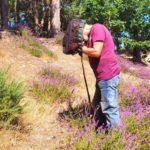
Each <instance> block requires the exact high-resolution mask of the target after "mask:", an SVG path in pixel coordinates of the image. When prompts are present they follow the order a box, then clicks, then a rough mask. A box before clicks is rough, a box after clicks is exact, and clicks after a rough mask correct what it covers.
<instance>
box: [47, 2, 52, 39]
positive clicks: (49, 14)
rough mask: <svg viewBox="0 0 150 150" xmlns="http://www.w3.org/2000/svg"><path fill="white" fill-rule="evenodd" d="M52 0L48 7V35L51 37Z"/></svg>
mask: <svg viewBox="0 0 150 150" xmlns="http://www.w3.org/2000/svg"><path fill="white" fill-rule="evenodd" d="M51 2H52V0H49V5H48V6H49V7H48V27H47V31H48V37H50V30H51Z"/></svg>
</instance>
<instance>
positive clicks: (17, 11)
mask: <svg viewBox="0 0 150 150" xmlns="http://www.w3.org/2000/svg"><path fill="white" fill-rule="evenodd" d="M14 11H15V22H16V23H17V24H18V23H19V0H15V5H14Z"/></svg>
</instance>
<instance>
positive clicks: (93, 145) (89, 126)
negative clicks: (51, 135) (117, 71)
mask: <svg viewBox="0 0 150 150" xmlns="http://www.w3.org/2000/svg"><path fill="white" fill-rule="evenodd" d="M119 59H120V61H121V62H120V64H121V66H122V70H123V72H124V73H126V74H127V75H132V77H131V78H127V77H126V76H124V74H122V77H121V81H120V85H119V106H120V108H119V109H120V116H121V122H120V125H119V128H118V129H116V130H112V131H110V132H109V134H105V132H104V130H103V129H102V128H99V130H97V132H98V134H96V133H97V132H95V125H96V122H94V121H93V120H91V118H90V117H89V112H86V113H80V112H82V108H83V107H80V109H76V108H74V109H73V111H72V113H71V110H68V112H67V113H64V114H63V115H64V116H66V117H63V118H64V119H65V120H66V121H67V124H70V126H68V128H70V129H69V131H71V133H70V135H69V138H68V143H69V145H70V149H86V150H103V149H110V150H116V149H118V150H135V149H145V150H148V149H149V147H150V145H149V143H150V134H149V133H150V127H149V124H150V119H149V116H150V92H149V91H150V80H149V79H150V72H149V70H150V69H149V68H148V67H144V66H142V65H135V64H133V63H132V62H131V61H127V60H125V59H123V58H119ZM78 108H79V107H78ZM74 110H76V111H74ZM85 111H87V110H85ZM69 113H71V115H69ZM67 116H68V117H70V118H71V117H72V118H71V119H67V118H68V117H67ZM81 116H82V117H81ZM74 122H76V123H74ZM77 128H78V129H77ZM71 129H72V130H71ZM67 146H68V145H67Z"/></svg>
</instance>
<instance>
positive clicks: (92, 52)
mask: <svg viewBox="0 0 150 150" xmlns="http://www.w3.org/2000/svg"><path fill="white" fill-rule="evenodd" d="M102 48H103V42H100V41H98V42H94V44H93V47H92V48H88V47H87V46H83V47H82V52H83V53H84V54H86V55H88V56H90V57H96V58H98V57H100V55H101V51H102Z"/></svg>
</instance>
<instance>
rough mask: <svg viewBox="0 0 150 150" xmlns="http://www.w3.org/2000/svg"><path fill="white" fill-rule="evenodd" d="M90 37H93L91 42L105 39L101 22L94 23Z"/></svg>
mask: <svg viewBox="0 0 150 150" xmlns="http://www.w3.org/2000/svg"><path fill="white" fill-rule="evenodd" d="M92 39H93V42H97V41H104V40H105V30H104V26H103V25H101V24H95V25H94V27H93V34H92Z"/></svg>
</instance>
